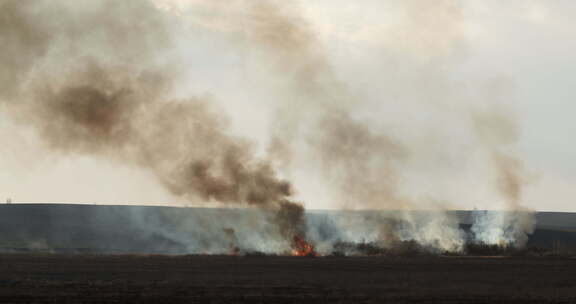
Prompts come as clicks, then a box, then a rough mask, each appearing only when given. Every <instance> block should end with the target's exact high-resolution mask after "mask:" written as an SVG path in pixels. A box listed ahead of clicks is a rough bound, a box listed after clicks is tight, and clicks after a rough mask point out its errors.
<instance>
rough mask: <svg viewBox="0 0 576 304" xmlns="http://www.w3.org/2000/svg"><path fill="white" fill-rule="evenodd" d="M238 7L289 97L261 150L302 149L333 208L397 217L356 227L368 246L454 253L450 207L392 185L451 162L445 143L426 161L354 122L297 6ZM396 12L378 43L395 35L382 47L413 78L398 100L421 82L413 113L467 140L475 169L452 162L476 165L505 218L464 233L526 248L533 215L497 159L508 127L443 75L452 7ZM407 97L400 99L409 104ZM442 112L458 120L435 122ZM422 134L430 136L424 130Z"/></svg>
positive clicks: (512, 172)
mask: <svg viewBox="0 0 576 304" xmlns="http://www.w3.org/2000/svg"><path fill="white" fill-rule="evenodd" d="M248 6H249V8H248V21H247V23H248V24H249V32H250V35H251V38H252V40H251V41H252V42H254V43H256V44H257V45H260V46H261V47H262V48H263V49H264V52H265V53H266V54H267V55H269V59H270V60H272V61H273V63H274V64H275V67H276V69H278V71H279V72H278V74H280V75H281V76H277V77H280V79H282V80H283V81H284V82H286V83H287V86H288V89H287V91H288V92H287V93H286V94H287V95H288V96H289V97H288V98H285V99H284V100H283V101H284V102H285V103H284V105H283V106H280V110H279V114H278V117H279V119H278V122H277V126H276V128H275V129H274V130H275V131H276V133H275V134H274V138H273V141H272V147H271V150H272V151H273V152H276V153H277V155H280V158H281V159H282V160H286V159H292V158H294V157H292V155H294V154H297V153H298V150H300V149H301V148H300V147H299V146H302V145H307V146H308V150H306V152H307V153H310V154H312V155H313V157H312V158H311V159H319V160H320V163H321V164H322V165H321V168H320V170H321V173H322V176H323V177H324V178H325V179H326V180H329V181H330V182H331V183H332V184H333V185H334V189H337V190H336V191H337V192H338V195H337V200H338V201H339V202H340V203H341V204H343V205H344V207H347V208H350V207H352V208H358V207H359V208H377V209H389V210H390V209H393V210H400V215H399V216H400V218H399V220H400V221H399V222H400V223H402V224H400V225H392V226H391V225H390V224H389V221H390V220H389V219H386V218H374V217H366V218H364V222H363V223H362V224H359V223H357V224H358V225H360V226H365V227H370V228H368V229H371V230H377V231H381V232H380V233H378V234H377V235H376V238H375V240H376V241H377V242H379V243H384V244H387V243H388V244H389V243H390V242H394V241H395V240H415V241H417V242H418V243H420V244H423V245H425V246H428V247H432V248H438V249H440V250H448V251H458V250H461V249H462V246H463V244H464V236H463V234H462V232H461V231H460V230H459V227H458V223H457V220H456V219H454V218H451V217H450V216H449V215H448V214H446V213H445V212H444V210H445V208H446V207H447V206H449V205H450V202H438V201H435V200H428V199H421V198H418V199H413V198H410V197H409V195H405V192H404V191H402V190H401V189H402V187H403V186H404V185H402V181H401V179H402V176H403V175H406V174H407V173H406V172H409V173H408V174H410V175H416V174H420V173H421V172H418V171H414V172H410V171H411V170H413V167H414V166H415V164H418V163H420V162H422V161H423V160H424V161H426V158H429V157H430V155H432V154H433V153H434V152H435V153H438V154H442V155H453V154H455V153H456V154H457V153H458V151H456V150H457V149H458V147H457V146H453V145H446V146H443V145H445V143H444V142H445V141H450V138H449V136H451V134H449V133H448V134H440V135H439V136H443V137H445V138H442V139H440V140H438V142H436V143H434V142H433V140H432V142H433V144H436V145H438V146H439V148H438V150H439V151H434V150H433V149H430V147H425V146H423V145H422V142H423V141H424V140H423V139H419V140H413V139H408V138H406V137H405V136H404V135H403V134H402V132H401V131H397V130H393V129H392V128H389V129H386V128H384V129H382V128H378V126H377V123H376V122H375V121H371V120H367V119H365V118H357V117H355V116H354V113H355V111H354V109H355V108H359V107H361V106H362V105H363V103H364V102H363V101H362V100H361V99H359V98H358V97H356V96H354V94H352V93H351V92H349V91H348V90H347V86H346V85H345V84H344V83H343V82H342V81H340V80H339V79H338V76H336V74H335V73H334V69H333V67H332V66H331V65H330V63H329V61H328V60H327V58H326V55H325V54H324V52H323V51H322V45H321V43H320V42H319V41H318V40H317V39H316V36H315V35H314V33H313V32H312V31H311V30H310V29H309V27H308V24H307V23H306V21H305V17H304V16H303V15H302V14H301V13H300V12H299V10H298V7H297V4H296V5H287V4H280V3H279V2H277V1H251V2H249V4H248ZM398 6H400V8H399V10H400V11H401V12H402V13H403V14H404V15H405V16H406V20H405V22H404V24H402V26H401V27H399V29H398V30H396V31H395V30H394V28H393V29H391V30H390V33H388V34H389V35H391V36H394V35H397V33H402V34H404V37H400V39H397V40H394V37H392V42H393V43H396V44H399V49H400V51H403V52H405V53H407V55H405V54H400V55H398V54H395V56H396V57H395V58H396V59H397V60H401V61H410V63H411V64H412V65H413V66H415V68H414V67H412V66H410V65H409V66H408V68H414V71H413V73H414V74H415V75H410V76H411V77H414V80H412V79H410V80H411V81H413V82H412V83H410V84H409V87H408V90H411V91H413V90H414V88H413V87H412V88H411V87H410V86H414V85H416V84H417V82H418V81H422V80H424V81H426V82H428V84H422V88H420V87H419V88H418V89H419V90H422V91H423V96H418V97H417V98H420V99H422V100H421V101H420V102H421V103H422V104H420V108H416V110H418V111H426V110H430V111H431V112H439V114H438V116H437V117H436V118H437V119H438V120H440V121H443V123H445V124H446V123H447V124H449V127H450V128H454V129H456V130H457V129H463V130H465V131H466V132H467V133H466V135H465V136H466V138H465V140H466V141H468V142H469V145H471V146H472V149H473V150H474V151H473V153H477V154H480V156H479V157H478V158H477V159H475V158H474V157H473V156H466V155H459V157H461V158H462V159H464V161H463V162H464V163H467V162H468V163H470V162H481V166H487V167H489V168H490V169H488V170H487V171H488V172H487V173H486V174H484V175H480V174H479V176H478V178H484V179H485V180H484V181H481V183H482V184H488V185H487V186H486V187H487V188H491V189H489V190H488V191H492V192H495V193H496V194H495V196H496V197H499V198H501V199H502V200H503V203H504V209H505V210H506V211H510V212H504V213H503V212H497V213H496V214H497V215H496V216H497V217H503V218H501V219H500V220H496V221H495V220H491V219H489V218H486V217H483V215H481V214H479V215H477V217H476V218H475V220H474V221H475V224H474V226H473V228H472V231H473V233H474V234H475V237H476V239H477V240H478V241H480V242H484V243H489V244H494V243H504V244H517V245H520V246H521V245H522V244H524V243H525V241H526V240H527V233H531V232H532V227H533V214H532V213H531V212H528V211H527V210H524V209H523V208H521V207H520V200H521V197H520V193H521V188H522V185H523V177H522V176H523V172H522V170H521V165H520V162H519V161H518V160H516V159H515V157H514V156H513V155H512V154H511V153H507V149H508V147H509V146H512V145H513V143H514V142H515V141H516V140H517V135H516V132H514V131H510V130H508V129H509V128H513V125H514V123H513V121H512V118H511V116H505V115H503V113H505V111H499V109H488V110H486V109H484V108H477V107H474V106H473V105H472V104H471V103H469V104H467V101H468V100H471V101H472V100H474V98H477V97H473V98H470V97H468V96H466V93H464V92H459V90H458V89H457V88H456V86H455V85H454V84H453V81H452V80H451V79H450V77H449V74H448V73H449V71H450V68H451V67H452V66H455V65H456V63H457V62H458V60H459V58H460V56H461V55H460V54H459V53H458V51H455V50H458V48H459V47H462V45H463V44H464V39H463V36H464V34H463V27H464V25H463V18H464V17H463V8H462V7H461V3H459V2H458V1H452V0H438V1H429V2H426V3H423V2H421V1H403V2H402V3H401V4H398ZM397 47H398V45H397ZM420 51H425V52H427V53H428V57H426V56H424V58H425V59H424V60H422V59H421V58H422V56H417V55H420V54H413V53H411V52H420ZM411 56H413V57H411ZM419 74H421V75H423V76H420V75H419ZM418 77H422V78H423V79H418ZM427 86H429V88H428V87H427ZM411 91H406V92H403V93H405V94H406V95H410V94H413V93H412V92H411ZM281 101H282V100H281ZM461 104H462V105H461ZM446 109H448V110H452V111H455V112H456V116H463V117H465V118H464V119H461V118H460V117H452V116H450V115H449V114H445V113H442V111H446ZM383 119H386V117H384V118H383ZM435 123H436V121H432V124H435ZM424 127H425V128H430V129H431V130H435V129H437V128H438V127H436V126H434V125H431V124H428V125H425V126H424ZM502 134H504V136H502ZM435 135H436V134H435ZM286 139H288V140H286ZM425 140H430V139H425ZM290 143H291V144H292V146H290ZM473 153H471V154H473ZM427 154H428V155H427ZM311 159H310V158H309V159H308V160H309V161H311ZM484 171H486V170H484ZM456 178H458V177H456ZM492 180H493V181H492ZM490 184H492V186H491V185H490ZM440 199H443V198H442V197H440ZM415 209H425V210H431V211H433V212H430V213H428V214H426V215H424V214H420V213H415V212H410V210H415ZM494 230H495V231H498V235H497V236H494V235H493V233H492V236H491V237H488V238H487V237H484V236H485V235H486V234H490V232H489V231H494ZM364 235H366V233H364ZM356 241H357V239H356Z"/></svg>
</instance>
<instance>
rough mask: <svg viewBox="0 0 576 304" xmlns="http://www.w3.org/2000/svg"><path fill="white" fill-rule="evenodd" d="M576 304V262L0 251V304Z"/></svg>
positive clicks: (525, 259) (452, 258) (527, 259)
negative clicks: (109, 254)
mask: <svg viewBox="0 0 576 304" xmlns="http://www.w3.org/2000/svg"><path fill="white" fill-rule="evenodd" d="M303 302H306V303H576V259H567V258H482V257H410V258H409V257H403V258H391V257H323V258H305V257H300V258H299V257H269V256H265V257H264V256H253V257H249V256H248V257H240V256H176V257H174V256H173V257H170V256H138V255H117V256H107V255H100V256H98V255H61V254H58V255H57V254H4V255H0V303H303Z"/></svg>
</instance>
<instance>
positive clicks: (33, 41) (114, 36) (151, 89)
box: [0, 0, 306, 243]
mask: <svg viewBox="0 0 576 304" xmlns="http://www.w3.org/2000/svg"><path fill="white" fill-rule="evenodd" d="M0 25H1V26H0V41H3V45H5V46H7V47H3V48H2V49H1V50H0V67H2V68H1V69H0V83H1V85H2V92H1V93H2V94H1V95H0V96H1V97H2V101H3V102H4V103H7V104H8V110H9V113H10V115H12V116H14V117H15V119H16V120H18V121H20V122H22V123H24V124H26V125H28V126H30V127H31V128H33V129H34V130H35V131H36V132H37V133H38V134H39V135H40V137H41V139H42V140H43V141H44V142H45V143H46V145H47V146H48V147H49V148H50V149H51V150H52V151H57V152H60V153H65V154H72V153H76V154H86V155H93V156H96V157H104V158H107V159H112V160H115V161H118V162H121V163H124V164H126V165H129V166H138V167H141V168H145V169H148V170H150V171H151V172H152V173H154V174H155V175H156V177H157V178H158V179H159V180H160V182H161V183H163V184H164V185H165V186H166V187H167V188H168V189H169V190H170V191H171V192H172V193H174V194H175V195H177V196H181V197H184V198H186V199H189V200H190V201H202V202H208V203H210V202H215V203H221V204H234V205H249V206H254V207H257V208H261V209H262V210H265V211H266V212H273V213H274V214H275V217H276V219H275V224H277V227H278V231H277V233H278V234H279V235H281V236H282V237H284V238H285V240H287V242H288V243H292V242H293V241H292V239H293V237H294V236H295V234H299V235H301V236H302V237H305V236H304V233H305V230H306V229H305V227H304V225H305V223H304V220H303V207H302V205H301V204H299V203H295V202H292V201H290V196H291V194H292V189H291V185H290V183H289V182H287V181H285V180H283V179H281V178H279V177H278V176H277V174H276V172H275V171H274V168H273V167H272V166H271V164H270V163H269V162H268V161H266V160H261V159H256V158H255V157H254V156H253V151H252V147H251V143H250V142H248V141H246V140H243V139H241V138H237V137H235V136H232V135H231V134H230V132H229V130H228V126H227V121H226V119H225V117H224V115H223V114H222V113H221V111H220V110H219V109H217V108H216V107H215V106H213V105H212V102H211V100H207V99H203V98H196V97H193V98H188V99H175V98H173V96H171V89H172V88H173V87H174V86H175V85H176V84H177V78H178V75H179V72H180V71H179V68H178V61H177V60H172V58H171V57H170V55H171V54H170V50H171V49H172V48H173V47H174V46H175V45H176V44H177V43H178V41H176V40H175V39H174V37H172V34H171V33H172V32H174V31H177V30H178V28H177V24H175V21H174V20H173V18H172V16H170V15H168V14H167V13H165V12H162V11H161V10H158V9H157V8H156V7H155V6H154V5H153V4H152V3H151V2H148V1H140V0H128V1H111V0H103V1H91V2H86V3H83V4H82V5H78V4H77V2H76V1H71V0H58V1H43V0H25V1H20V0H2V1H1V2H0ZM227 234H229V233H227Z"/></svg>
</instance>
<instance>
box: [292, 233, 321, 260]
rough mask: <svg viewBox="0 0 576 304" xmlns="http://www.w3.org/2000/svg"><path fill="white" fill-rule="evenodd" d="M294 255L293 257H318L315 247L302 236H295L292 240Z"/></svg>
mask: <svg viewBox="0 0 576 304" xmlns="http://www.w3.org/2000/svg"><path fill="white" fill-rule="evenodd" d="M292 255H293V256H308V257H310V256H316V250H314V246H312V244H310V243H308V242H307V241H306V240H305V239H304V238H303V237H302V236H300V235H295V236H294V239H293V240H292Z"/></svg>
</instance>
